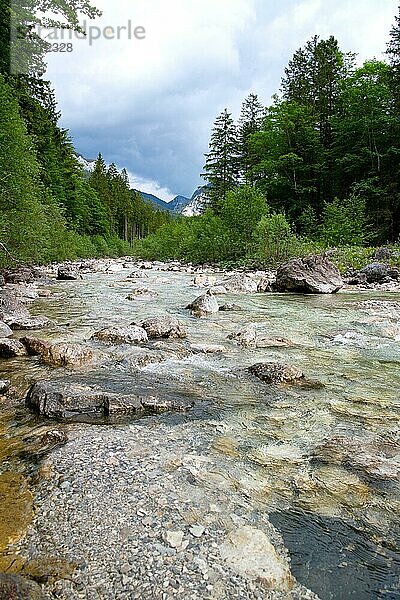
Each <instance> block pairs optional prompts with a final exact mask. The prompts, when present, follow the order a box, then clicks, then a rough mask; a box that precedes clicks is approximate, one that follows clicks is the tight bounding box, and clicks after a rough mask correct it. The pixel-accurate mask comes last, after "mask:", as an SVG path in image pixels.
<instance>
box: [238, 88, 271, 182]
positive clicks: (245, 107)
mask: <svg viewBox="0 0 400 600" xmlns="http://www.w3.org/2000/svg"><path fill="white" fill-rule="evenodd" d="M264 115H265V109H264V107H263V105H262V104H261V102H260V101H259V99H258V96H257V94H249V96H248V97H247V98H246V99H245V100H244V102H243V104H242V110H241V113H240V117H239V126H238V139H239V152H240V157H239V161H240V171H241V177H242V179H243V180H244V181H245V182H248V183H254V177H253V176H252V173H251V169H252V168H253V167H254V164H255V161H254V157H252V155H251V147H250V139H251V136H252V135H254V134H255V133H257V132H258V131H260V130H261V127H262V122H263V118H264Z"/></svg>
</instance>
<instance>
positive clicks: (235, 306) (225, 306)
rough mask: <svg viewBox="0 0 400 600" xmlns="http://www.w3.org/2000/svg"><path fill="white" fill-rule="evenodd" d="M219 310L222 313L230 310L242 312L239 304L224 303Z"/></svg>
mask: <svg viewBox="0 0 400 600" xmlns="http://www.w3.org/2000/svg"><path fill="white" fill-rule="evenodd" d="M219 310H220V311H222V312H228V311H231V310H243V309H242V307H241V306H239V304H234V303H233V302H226V303H225V304H223V305H222V306H220V307H219Z"/></svg>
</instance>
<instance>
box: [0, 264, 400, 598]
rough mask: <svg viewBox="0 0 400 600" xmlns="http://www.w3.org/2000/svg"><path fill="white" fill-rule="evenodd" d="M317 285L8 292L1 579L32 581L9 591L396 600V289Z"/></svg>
mask: <svg viewBox="0 0 400 600" xmlns="http://www.w3.org/2000/svg"><path fill="white" fill-rule="evenodd" d="M321 264H322V263H319V262H318V261H317V262H316V263H312V264H311V266H310V264H305V265H300V268H301V269H303V268H305V269H308V270H310V269H311V268H312V269H315V268H316V269H317V271H318V273H317V276H315V274H314V275H313V279H312V280H311V279H310V278H309V273H308V274H307V277H306V278H304V277H299V271H298V269H299V265H298V264H295V265H291V266H290V268H288V269H287V271H286V272H281V273H280V277H278V278H276V277H275V274H274V273H267V272H254V273H241V272H235V273H227V272H219V271H218V270H216V269H212V268H205V269H200V268H195V267H192V266H183V265H179V264H178V263H168V264H162V263H136V262H134V261H130V260H128V259H125V260H116V261H85V262H83V263H78V264H70V265H62V266H61V268H60V267H59V266H57V265H55V266H54V267H51V268H47V269H46V270H45V271H41V272H40V273H39V272H35V273H32V272H30V273H29V272H28V271H29V270H27V271H26V272H25V273H22V272H21V273H20V274H19V275H16V274H15V273H14V274H11V275H10V277H9V279H10V278H11V281H9V282H8V283H6V282H4V283H5V285H4V286H3V288H2V294H3V295H2V298H3V301H2V302H3V304H2V306H3V313H4V314H3V317H4V323H5V324H4V329H3V330H2V331H3V333H2V335H4V337H3V338H1V340H0V353H1V354H2V357H3V358H2V359H0V361H1V362H0V368H1V373H0V379H1V380H2V381H3V382H4V388H2V393H3V396H2V404H1V407H2V416H1V420H0V422H1V425H0V459H2V467H1V472H0V494H1V496H2V499H3V507H2V508H0V514H1V512H3V519H2V520H3V522H5V521H6V519H5V516H4V515H6V514H7V515H11V518H10V519H8V523H7V527H1V528H0V552H1V554H0V570H2V571H4V572H7V573H18V574H20V575H22V576H23V577H24V578H25V579H24V580H8V582H7V585H8V586H9V588H10V586H11V587H12V586H14V587H15V589H16V588H17V587H18V586H23V585H24V584H25V581H26V580H27V579H28V580H32V581H34V582H37V584H38V586H39V587H36V590H35V592H29V593H30V594H31V596H30V597H32V598H34V597H36V596H34V595H33V593H35V594H38V595H37V597H38V598H39V597H43V598H62V599H65V600H67V599H75V598H76V599H78V598H84V599H90V600H91V599H107V600H112V599H121V600H122V599H125V598H141V599H142V598H143V599H153V598H156V599H158V598H160V599H164V598H165V599H168V598H182V599H183V598H185V599H186V598H189V599H191V598H193V599H200V598H201V599H203V598H204V599H205V598H210V599H214V598H215V599H217V598H221V599H228V598H238V599H239V598H241V599H242V598H292V599H296V598H304V599H306V598H317V597H320V598H322V599H323V600H325V599H330V598H332V599H335V600H336V599H339V598H340V599H342V598H355V597H356V598H363V599H364V598H365V599H369V598H371V599H372V598H385V599H387V598H397V597H398V595H399V593H400V585H399V577H400V555H399V553H398V546H399V540H400V530H399V527H398V517H399V511H400V502H399V500H400V497H399V496H400V493H399V477H398V476H399V471H400V440H399V436H398V424H399V408H400V404H399V400H398V397H399V396H398V392H399V389H400V379H399V376H398V362H399V360H400V354H399V350H398V341H399V340H400V303H399V302H398V301H397V295H396V291H397V287H398V280H397V279H396V274H395V273H394V272H389V273H388V272H385V274H384V276H383V277H382V278H381V279H380V280H379V281H370V282H368V281H367V280H366V279H365V278H364V277H361V280H360V281H358V282H355V281H354V280H352V281H349V284H345V285H344V286H343V283H342V282H340V281H338V279H337V273H336V272H333V271H332V272H327V271H326V270H324V268H323V267H324V265H323V264H322V266H321ZM321 269H322V270H323V272H321ZM372 271H373V272H374V273H375V271H376V269H375V268H373V269H372ZM57 277H58V279H57ZM321 277H325V278H326V277H328V278H329V281H328V284H327V282H326V281H321ZM373 277H375V275H374V276H373ZM6 280H7V274H6ZM21 280H22V281H21ZM275 281H280V282H281V285H282V286H283V287H287V288H288V289H291V290H292V291H311V289H310V288H314V287H315V286H318V285H321V284H322V285H324V286H326V285H328V287H329V289H327V290H325V291H337V289H338V288H340V292H339V293H338V294H328V295H302V294H298V293H295V294H287V293H280V292H278V291H277V289H276V283H275ZM298 281H300V282H301V283H300V284H299V283H298ZM304 281H306V283H304ZM299 285H301V286H304V285H305V286H306V287H307V289H303V290H301V289H297V287H298V286H299ZM313 291H318V290H313ZM7 311H8V312H7ZM10 315H11V316H10ZM7 327H11V330H8V329H7ZM7 340H8V342H7ZM28 391H29V393H28ZM11 507H12V508H11ZM342 538H343V540H345V539H347V542H346V543H345V542H344V541H343V542H340V543H339V542H338V540H339V541H340V540H341V539H342ZM318 573H320V574H322V576H318ZM2 577H3V580H2ZM2 581H3V583H2ZM1 585H3V586H5V585H6V583H5V576H1V575H0V589H2V588H1ZM29 585H31V584H29ZM32 585H34V584H32ZM3 589H6V588H5V587H4V588H3ZM10 589H11V588H10ZM4 593H5V592H4ZM7 593H8V594H9V595H8V596H5V598H8V597H10V598H11V597H14V596H12V595H10V594H11V592H7ZM17 597H21V598H22V597H24V596H23V595H22V592H21V593H20V596H17ZM28 597H29V596H28Z"/></svg>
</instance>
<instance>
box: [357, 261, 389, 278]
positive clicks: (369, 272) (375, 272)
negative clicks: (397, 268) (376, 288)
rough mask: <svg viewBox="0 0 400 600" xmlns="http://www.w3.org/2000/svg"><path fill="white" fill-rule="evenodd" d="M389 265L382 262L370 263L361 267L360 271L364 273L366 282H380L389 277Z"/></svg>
mask: <svg viewBox="0 0 400 600" xmlns="http://www.w3.org/2000/svg"><path fill="white" fill-rule="evenodd" d="M388 271H389V267H388V265H385V264H384V263H371V264H370V265H367V266H366V267H364V268H363V269H361V271H360V273H361V274H363V275H365V277H366V279H367V282H368V283H381V282H382V281H383V280H386V279H387V278H388V277H389V272H388Z"/></svg>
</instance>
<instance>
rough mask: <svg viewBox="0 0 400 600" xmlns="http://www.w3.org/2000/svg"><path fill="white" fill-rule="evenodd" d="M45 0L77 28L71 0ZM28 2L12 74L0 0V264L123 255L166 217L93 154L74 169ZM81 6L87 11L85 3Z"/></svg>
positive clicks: (5, 7)
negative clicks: (22, 61) (23, 64)
mask: <svg viewBox="0 0 400 600" xmlns="http://www.w3.org/2000/svg"><path fill="white" fill-rule="evenodd" d="M50 4H51V5H52V7H51V8H52V9H53V10H54V11H55V12H57V13H58V14H59V15H60V16H62V17H65V18H68V19H69V22H70V27H76V26H77V20H76V19H77V11H76V9H75V6H76V3H74V2H70V3H65V2H58V1H57V0H55V1H54V2H52V3H50ZM78 4H79V6H80V8H82V6H81V5H82V3H78ZM33 5H34V6H32V14H31V15H30V20H29V19H28V25H26V26H25V27H27V28H28V29H27V30H26V31H25V32H24V34H25V35H26V37H27V39H28V41H29V42H30V45H31V47H30V52H29V70H28V72H27V74H22V75H21V74H14V73H13V72H12V67H13V61H12V59H11V58H12V57H11V52H12V48H11V47H10V39H11V33H10V29H11V23H12V19H15V18H16V16H15V15H13V14H12V9H14V6H12V5H11V3H10V2H9V1H8V0H0V23H1V25H0V222H1V225H0V265H2V266H5V265H8V264H11V265H15V264H17V263H21V262H28V263H33V262H37V263H46V262H50V261H55V260H64V259H70V258H71V259H73V258H78V257H91V256H106V255H110V256H118V255H125V254H130V253H131V251H132V242H133V240H134V239H138V238H141V237H143V236H145V235H148V234H149V233H152V232H154V231H155V230H156V229H157V228H158V227H159V226H160V225H161V224H163V223H166V222H168V221H169V219H170V217H169V215H168V214H166V213H163V212H161V211H156V210H154V209H153V208H152V207H151V206H150V205H149V204H148V203H146V202H144V201H143V199H142V197H141V195H140V194H139V193H138V192H134V191H132V190H131V186H130V183H129V179H128V174H127V172H126V171H125V170H122V171H121V172H120V171H118V169H117V168H116V166H115V165H114V164H111V165H110V166H109V167H107V166H106V164H105V162H104V160H103V158H102V156H101V154H100V155H99V157H98V159H97V161H96V165H95V169H94V171H93V173H91V174H90V176H88V175H87V174H86V173H84V171H83V170H82V167H81V166H80V164H79V162H78V160H77V156H76V152H75V149H74V147H73V145H72V142H71V139H70V137H69V134H68V131H66V130H64V129H63V128H61V127H60V126H59V119H60V116H61V115H60V113H59V111H58V109H57V102H56V98H55V95H54V92H53V90H52V88H51V85H50V83H49V82H48V81H46V80H44V79H43V73H44V70H45V63H44V57H45V53H46V45H45V44H43V45H42V43H41V41H40V40H39V38H38V37H37V36H36V34H35V33H34V30H33V29H32V27H33V25H32V24H33V23H35V14H34V11H35V10H36V9H37V8H38V7H39V5H38V3H36V5H35V3H33ZM85 7H86V8H85ZM83 8H84V10H85V11H86V14H87V15H88V16H93V10H94V9H93V8H92V7H90V5H88V4H87V3H84V6H83ZM24 18H25V22H26V15H25V17H24ZM29 23H30V24H29ZM21 26H22V25H21ZM14 67H15V65H14Z"/></svg>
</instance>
